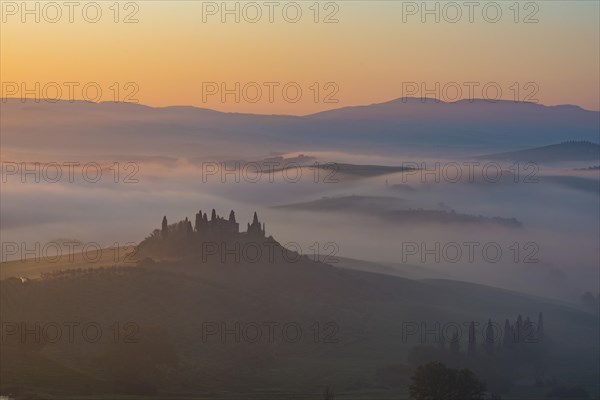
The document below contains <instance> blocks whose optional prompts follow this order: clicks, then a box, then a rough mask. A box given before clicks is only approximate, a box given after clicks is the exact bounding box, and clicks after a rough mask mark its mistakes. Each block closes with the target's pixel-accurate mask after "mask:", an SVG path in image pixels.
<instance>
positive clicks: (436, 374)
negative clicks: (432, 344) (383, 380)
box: [409, 362, 485, 400]
mask: <svg viewBox="0 0 600 400" xmlns="http://www.w3.org/2000/svg"><path fill="white" fill-rule="evenodd" d="M411 380H412V382H411V384H410V386H409V392H410V397H411V398H412V399H415V400H482V399H484V392H485V384H484V383H483V382H481V381H480V380H479V379H477V377H476V376H475V374H473V372H472V371H471V370H469V369H461V370H456V369H452V368H448V367H446V366H445V365H444V364H442V363H439V362H432V363H428V364H424V365H421V366H419V367H418V368H417V369H416V371H415V373H414V375H413V376H412V378H411Z"/></svg>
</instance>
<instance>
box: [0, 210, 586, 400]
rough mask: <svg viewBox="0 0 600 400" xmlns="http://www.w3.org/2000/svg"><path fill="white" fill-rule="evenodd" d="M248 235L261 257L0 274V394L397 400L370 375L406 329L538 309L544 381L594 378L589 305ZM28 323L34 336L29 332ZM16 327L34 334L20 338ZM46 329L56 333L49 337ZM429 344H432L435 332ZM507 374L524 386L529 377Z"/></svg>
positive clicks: (411, 340) (400, 356)
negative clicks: (339, 258) (444, 279)
mask: <svg viewBox="0 0 600 400" xmlns="http://www.w3.org/2000/svg"><path fill="white" fill-rule="evenodd" d="M200 214H201V213H200ZM202 217H203V215H202ZM218 218H219V217H217V220H218ZM178 225H179V226H181V227H183V228H184V227H185V226H186V225H187V224H175V225H173V226H178ZM215 226H216V225H215ZM167 227H169V225H167ZM174 229H176V228H174ZM201 229H208V228H207V227H204V228H201ZM168 231H169V235H171V234H173V231H172V230H171V229H170V228H168ZM215 243H216V242H215ZM220 243H227V245H229V246H230V247H229V249H231V248H235V243H241V246H242V247H240V248H243V244H244V243H245V244H247V243H250V242H242V241H238V242H234V241H229V242H220ZM251 243H253V245H252V246H256V247H253V248H254V249H256V248H261V249H263V250H266V249H271V250H272V252H270V253H268V254H269V256H265V254H267V253H263V256H261V258H259V259H255V258H250V257H248V256H240V259H239V260H236V259H235V254H234V253H233V252H230V253H228V255H226V256H225V258H222V253H221V250H220V249H219V251H217V252H215V254H213V255H210V256H206V257H205V258H204V257H203V255H202V254H194V253H193V252H192V253H190V254H187V255H186V256H185V257H179V258H176V257H173V256H172V255H169V257H168V258H163V259H162V260H160V257H158V256H155V257H154V258H155V260H154V261H153V260H151V259H150V258H146V259H145V260H144V261H141V262H140V263H139V264H138V265H137V266H136V267H130V268H102V269H94V270H81V271H65V272H63V273H54V274H49V275H45V278H44V279H38V280H32V281H30V282H28V283H25V284H23V283H21V282H20V280H15V279H5V280H2V281H1V282H0V285H1V286H0V289H1V290H0V293H1V298H0V300H1V312H2V322H3V333H4V334H5V335H4V336H3V338H4V340H3V343H2V365H1V366H2V368H1V374H2V376H1V378H2V379H1V380H0V381H1V387H0V393H2V394H4V393H13V394H19V393H21V394H22V395H26V394H27V393H29V394H32V393H35V394H37V395H39V396H40V397H41V398H48V397H51V395H53V396H55V398H62V399H65V398H77V399H81V398H86V397H85V395H86V394H91V393H94V394H96V395H101V396H103V397H102V398H123V396H121V397H118V396H115V397H110V396H109V395H108V394H109V393H112V394H114V393H122V394H129V395H131V396H132V397H131V398H150V397H153V396H163V398H179V397H181V398H183V397H185V396H190V395H193V398H223V399H236V398H256V399H271V398H272V399H284V398H306V399H309V398H314V399H318V398H320V396H321V395H320V393H321V392H322V389H323V387H325V386H326V385H330V386H332V387H335V388H336V393H338V397H339V398H357V397H358V398H360V397H362V398H373V399H376V398H381V399H383V398H403V397H404V394H405V393H406V390H405V389H402V388H400V389H398V388H395V389H394V388H390V387H388V386H386V385H385V384H382V383H381V382H380V381H379V380H378V378H377V370H378V369H379V368H381V367H384V366H386V365H390V364H398V363H403V362H404V361H405V359H406V357H407V355H408V354H409V350H410V349H411V348H413V346H415V345H416V344H419V342H421V339H420V335H418V334H417V335H411V336H410V337H408V338H403V327H404V326H405V325H406V324H407V323H411V324H417V325H419V324H421V323H422V322H426V323H427V324H428V325H427V326H428V327H429V328H432V327H433V326H434V324H435V322H440V323H442V324H443V323H445V322H455V323H458V324H459V325H460V324H463V323H466V322H468V321H479V322H480V323H482V324H483V323H484V322H485V321H487V319H488V318H492V319H494V320H495V321H504V319H506V318H511V319H512V318H513V317H515V316H516V315H518V314H523V315H537V313H538V312H543V313H544V316H545V332H546V335H547V337H549V338H550V339H551V343H552V347H551V348H549V350H548V353H547V355H546V356H547V360H548V363H547V364H548V371H547V372H546V373H547V374H548V377H552V376H557V377H559V378H560V379H565V380H568V381H570V380H572V379H573V377H577V379H579V381H578V383H580V384H584V385H588V386H592V387H593V385H594V384H595V383H594V382H595V381H594V378H593V377H594V376H595V375H594V374H596V375H597V372H598V365H597V360H595V358H596V357H595V355H597V353H598V342H597V338H598V320H597V316H595V315H593V314H591V313H587V312H584V311H582V310H579V309H576V308H572V307H569V306H567V305H563V304H559V303H556V302H553V301H550V300H544V299H540V298H534V297H532V296H528V295H524V294H519V293H515V292H509V291H504V290H500V289H495V288H490V287H486V286H479V285H472V284H466V283H461V284H460V285H457V284H444V283H440V282H439V281H416V280H409V279H403V278H398V277H391V276H385V275H380V274H375V273H369V272H363V271H350V270H342V269H338V268H334V267H332V266H330V265H327V264H323V263H320V262H318V261H314V260H313V259H311V258H310V257H306V256H302V257H300V256H298V255H297V254H296V253H294V252H293V251H290V250H287V249H284V248H282V247H281V246H280V245H279V244H278V243H277V242H276V241H275V240H274V239H272V238H266V237H262V238H260V237H259V238H255V239H254V241H253V242H251ZM154 250H156V248H155V249H154ZM203 258H204V259H203ZM36 322H38V323H40V324H41V325H40V328H39V330H38V332H40V338H39V340H33V339H34V337H35V334H34V333H31V332H32V329H33V332H35V329H34V327H35V323H36ZM22 323H25V324H26V325H25V327H27V328H29V332H30V333H25V338H26V339H31V340H26V341H23V340H22V339H23V336H21V334H22V333H23V332H24V330H23V329H22V328H23V325H22ZM53 324H54V325H53ZM69 324H70V326H72V327H73V332H74V334H73V336H72V338H71V336H70V335H69V334H68V330H67V328H66V327H65V326H69ZM55 325H57V326H60V327H61V331H62V333H63V334H62V336H61V337H60V338H59V339H57V340H54V341H55V342H54V343H52V341H53V340H52V339H56V335H55V334H54V333H53V332H55V331H56V326H55ZM53 329H54V330H53ZM99 329H101V330H102V334H100V336H99V334H98V332H99ZM96 339H97V340H96ZM404 339H406V340H404ZM461 340H463V341H464V340H466V339H465V338H462V339H461ZM421 344H422V343H421ZM427 344H431V345H432V346H436V347H437V346H438V345H439V344H438V343H435V339H434V338H433V337H432V336H429V341H428V342H427ZM573 358H575V359H576V361H573ZM566 361H569V362H568V363H567V362H566ZM562 365H569V366H570V367H569V369H568V370H567V369H565V368H564V367H562ZM573 366H575V367H573ZM518 374H519V377H520V378H521V379H524V380H527V379H530V378H531V375H532V371H530V370H528V369H527V368H526V367H523V368H522V370H519V372H518ZM594 390H595V389H594ZM517 393H518V391H517ZM134 395H137V396H140V397H135V396H134ZM24 398H25V397H24ZM32 398H35V397H32ZM90 398H93V397H90ZM128 398H129V397H128Z"/></svg>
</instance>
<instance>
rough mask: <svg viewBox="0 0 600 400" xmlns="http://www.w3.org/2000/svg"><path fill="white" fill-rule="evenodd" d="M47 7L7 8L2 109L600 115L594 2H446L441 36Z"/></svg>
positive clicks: (322, 11) (164, 8) (409, 28)
mask: <svg viewBox="0 0 600 400" xmlns="http://www.w3.org/2000/svg"><path fill="white" fill-rule="evenodd" d="M36 3H37V2H33V1H31V2H27V3H26V4H27V7H29V10H32V12H31V13H30V14H26V13H24V10H23V9H22V3H21V2H20V1H19V2H10V1H2V3H1V7H2V25H1V28H0V30H1V31H0V33H1V35H0V36H1V39H0V42H1V46H0V52H1V53H0V56H1V57H0V67H1V70H0V73H1V81H2V96H3V97H7V96H9V97H20V96H22V95H27V96H29V97H31V96H32V95H37V96H43V95H44V93H45V94H46V95H47V96H48V97H55V96H56V93H58V92H57V91H56V89H57V87H59V88H60V90H61V94H62V96H61V97H62V98H69V95H70V93H69V87H72V88H73V92H72V93H73V96H74V97H75V98H77V99H81V98H87V99H93V100H96V99H99V100H113V99H115V98H117V99H119V100H121V101H124V100H127V101H139V102H140V103H143V104H148V105H154V106H167V105H194V106H199V107H208V108H215V109H219V110H225V111H239V112H255V113H287V114H307V113H311V112H316V111H320V110H325V109H330V108H336V107H340V106H344V105H355V104H369V103H373V102H381V101H387V100H390V99H393V98H397V97H401V96H403V95H414V96H420V95H422V94H427V95H429V96H430V97H431V96H436V97H439V98H442V99H443V100H453V99H456V98H459V97H462V98H465V97H469V95H470V94H472V95H473V96H474V97H485V96H486V94H487V97H488V98H496V97H497V96H498V95H497V93H498V92H497V90H498V89H500V90H501V92H502V96H501V97H502V98H504V99H515V97H516V98H517V99H520V100H525V99H530V100H533V101H539V102H541V103H544V104H565V103H569V104H576V105H580V106H582V107H584V108H587V109H593V110H598V109H600V93H599V87H600V78H599V72H598V71H599V70H600V61H599V57H600V55H599V52H600V50H599V49H600V39H599V37H600V32H599V25H600V22H599V18H600V9H599V3H598V2H597V1H568V2H567V1H564V2H563V1H538V2H520V3H517V4H518V5H519V8H518V10H519V12H518V15H517V14H516V9H515V8H514V7H515V6H514V3H515V2H512V1H500V2H497V3H494V4H499V5H500V11H501V13H502V15H501V16H500V17H499V18H498V22H496V23H492V22H491V21H492V20H493V19H494V18H495V15H497V14H495V13H496V11H497V10H496V8H494V7H495V6H494V7H492V6H488V5H486V4H487V3H490V2H482V3H481V4H482V6H481V7H479V8H477V9H475V10H473V13H472V18H473V22H469V18H470V15H469V9H468V8H466V7H464V6H461V8H460V10H459V11H460V12H461V13H462V17H461V18H460V19H458V20H457V22H455V23H452V22H451V20H452V19H453V18H455V17H456V16H457V14H456V11H457V9H452V8H449V7H448V6H447V4H448V2H442V3H437V4H438V5H437V7H438V9H439V14H438V15H439V18H440V22H439V23H436V22H435V21H434V18H435V17H436V15H435V14H430V15H423V13H422V11H423V10H420V9H417V10H415V8H414V7H413V6H414V5H416V6H417V7H420V4H421V2H400V1H398V2H393V1H368V2H367V1H339V2H320V3H316V4H317V6H315V2H313V1H298V2H295V3H294V2H274V4H275V6H274V8H273V9H269V7H268V6H266V5H265V4H266V3H265V2H262V1H259V2H255V3H249V2H228V3H227V7H229V8H230V9H234V8H235V7H238V10H239V12H238V14H237V16H238V17H239V22H236V21H235V18H236V13H232V14H223V13H222V11H223V10H222V6H221V4H222V3H221V2H220V1H219V2H202V1H168V2H166V1H164V2H163V1H136V2H126V1H124V2H121V3H120V4H119V5H120V7H119V14H118V15H116V14H115V8H114V5H113V4H114V2H113V1H99V2H97V3H94V4H93V5H89V3H90V2H81V3H80V6H79V7H77V8H75V9H74V10H72V11H73V12H72V18H73V22H72V23H70V22H69V9H68V8H67V7H66V6H64V5H63V2H56V3H54V4H58V5H59V8H58V9H57V8H56V7H54V8H53V7H50V6H47V4H48V3H47V2H42V3H38V6H37V7H38V8H37V9H36V8H35V7H36V5H35V4H36ZM95 4H98V5H99V9H100V11H101V13H102V14H101V16H99V17H98V18H97V19H98V21H97V22H95V23H93V22H92V21H93V20H94V19H95V18H96V8H95ZM236 4H237V6H236ZM454 4H459V5H460V4H463V2H457V3H454ZM84 7H85V9H86V14H85V13H84V11H83V8H84ZM411 7H413V8H411ZM428 7H430V8H431V9H434V7H436V2H429V3H428ZM484 7H486V14H485V13H484V11H483V8H484ZM284 9H285V10H286V13H284V11H283V10H284ZM317 9H318V10H319V12H318V15H317V14H316V10H317ZM258 10H260V12H261V13H262V15H260V17H259V16H258V14H257V11H258ZM298 10H300V12H301V16H299V15H298V14H297V11H298ZM270 11H272V13H271V17H272V22H270V21H269V17H270V15H269V12H270ZM58 12H60V18H59V14H58ZM297 15H298V17H296V16H297ZM127 16H129V19H131V20H132V21H133V20H136V19H137V22H133V23H124V20H125V19H126V18H127ZM36 17H37V18H39V22H36V21H35V18H36ZM422 17H426V18H427V19H426V21H425V22H422V20H421V18H422ZM115 18H116V20H117V21H118V22H115ZM222 18H226V20H225V22H223V21H222V20H221V19H222ZM515 18H516V20H517V21H518V22H515ZM23 19H25V22H23V21H22V20H23ZM86 19H87V20H86ZM294 19H297V22H293V20H294ZM326 19H328V20H330V23H325V22H324V21H325V20H326ZM526 19H528V20H532V19H537V20H538V22H537V23H525V22H524V20H526ZM53 20H57V21H58V22H56V23H52V21H53ZM254 20H255V21H256V22H252V21H254ZM315 20H316V21H318V22H315ZM336 20H337V22H336ZM36 82H37V83H39V89H38V88H37V87H36ZM52 82H55V83H52ZM69 82H72V83H69ZM436 82H437V83H438V86H437V87H436ZM115 83H116V86H115ZM23 84H24V86H25V88H26V89H27V90H28V91H30V93H29V94H27V93H25V92H24V91H23ZM236 84H237V85H236ZM223 85H224V86H223ZM415 85H416V86H415ZM422 85H425V88H426V89H427V93H424V92H423V86H422ZM84 86H85V87H86V92H84V91H83V90H82V89H83V87H84ZM484 87H485V88H486V90H487V91H486V92H485V93H484V92H483V88H484ZM98 88H99V89H100V90H101V96H100V95H99V96H97V95H96V93H97V92H96V91H97V89H98ZM117 88H118V90H117ZM469 88H472V91H471V92H470V91H469ZM223 89H226V90H229V92H227V93H228V94H226V95H225V96H224V97H223V96H222V94H223ZM457 89H459V90H460V92H458V91H457ZM259 90H260V91H259ZM299 90H300V91H301V96H300V97H299V96H298V93H300V92H299Z"/></svg>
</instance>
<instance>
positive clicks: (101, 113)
mask: <svg viewBox="0 0 600 400" xmlns="http://www.w3.org/2000/svg"><path fill="white" fill-rule="evenodd" d="M0 101H1V102H2V122H1V125H2V132H3V146H7V147H11V148H27V147H28V146H29V145H31V143H32V141H35V143H36V144H37V145H38V146H45V148H46V149H48V150H49V151H50V150H55V151H64V149H65V148H69V149H70V150H71V151H78V152H88V153H89V152H90V151H96V152H98V153H100V154H104V153H107V152H108V153H113V152H114V151H115V149H114V145H113V143H120V144H121V146H123V147H126V148H127V149H130V150H131V151H135V152H136V153H138V154H140V155H155V154H160V155H162V156H174V155H177V156H179V157H182V156H183V157H190V158H192V157H198V156H203V155H210V154H213V155H214V154H240V155H242V154H247V155H250V154H252V155H255V154H264V148H265V144H267V145H268V147H269V148H270V149H271V150H277V151H297V150H300V149H301V150H303V151H311V150H327V149H334V150H336V151H353V150H360V151H362V152H364V151H371V152H377V153H381V152H386V153H387V154H390V153H394V154H397V153H398V151H402V150H406V149H407V148H411V147H418V148H429V149H441V150H448V149H454V150H456V151H470V152H471V153H473V154H477V153H478V154H481V153H482V150H488V151H489V150H491V151H494V150H495V151H502V150H508V149H510V148H519V147H521V148H523V147H535V146H544V145H548V143H557V142H563V141H567V140H585V141H592V142H595V141H597V140H598V132H599V131H600V112H598V111H589V110H584V109H582V108H580V107H577V106H569V105H564V106H544V105H541V104H534V103H515V102H513V101H498V102H495V103H492V102H490V101H487V100H481V99H476V100H473V101H469V100H465V101H458V102H454V103H445V102H443V101H436V100H433V99H425V101H422V99H418V98H401V99H395V100H392V101H389V102H384V103H377V104H371V105H365V106H352V107H344V108H339V109H334V110H330V111H324V112H320V113H316V114H310V115H306V116H291V115H255V114H240V113H225V112H220V111H215V110H210V109H206V108H196V107H183V106H173V107H163V108H153V107H149V106H143V105H139V104H128V103H114V102H105V103H88V102H85V101H76V102H71V103H70V102H67V101H58V102H56V103H49V102H44V101H40V102H37V103H36V102H35V101H33V100H28V101H26V102H24V103H23V102H21V101H20V100H19V99H8V100H6V99H2V100H0ZM47 132H53V135H47ZM112 139H114V140H112ZM67 144H68V146H67ZM91 149H93V150H91ZM131 151H130V152H131ZM130 152H129V153H130ZM199 152H200V154H199Z"/></svg>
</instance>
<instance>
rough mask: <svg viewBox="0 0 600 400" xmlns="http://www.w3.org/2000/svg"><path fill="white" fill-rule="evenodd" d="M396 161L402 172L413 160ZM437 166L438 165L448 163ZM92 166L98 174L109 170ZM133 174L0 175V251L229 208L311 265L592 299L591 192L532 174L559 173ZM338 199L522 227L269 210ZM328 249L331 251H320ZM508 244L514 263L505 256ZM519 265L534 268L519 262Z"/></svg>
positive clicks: (146, 169)
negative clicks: (370, 199)
mask: <svg viewBox="0 0 600 400" xmlns="http://www.w3.org/2000/svg"><path fill="white" fill-rule="evenodd" d="M318 155H319V160H320V161H319V162H320V163H321V164H323V163H327V162H332V161H336V162H357V163H361V164H387V165H401V163H399V162H394V161H395V160H394V159H389V158H384V157H373V156H353V155H349V154H342V153H323V154H318ZM405 160H407V161H406V162H414V161H416V160H417V158H416V157H415V158H414V159H413V161H410V159H409V158H405ZM421 162H426V163H427V165H428V168H434V167H433V166H434V164H435V162H440V160H424V161H423V160H419V161H418V163H421ZM441 162H442V165H446V166H447V165H449V162H450V161H441ZM458 162H459V163H462V161H458ZM103 165H106V166H108V167H110V165H111V163H106V162H105V163H104V164H103ZM122 165H123V164H120V166H122ZM136 165H137V166H138V167H139V169H138V170H137V172H136V173H135V175H134V176H133V181H132V182H129V183H126V182H123V174H120V175H119V177H118V179H117V182H115V179H114V174H113V172H114V171H111V170H110V168H108V170H109V171H108V172H107V173H106V175H105V176H103V179H100V180H99V181H98V182H95V183H91V182H87V181H85V180H83V179H81V178H79V179H77V178H76V179H75V181H74V182H72V183H70V182H66V181H65V180H64V179H63V180H62V181H60V182H57V183H48V182H43V181H42V182H39V183H36V182H34V181H32V180H31V177H29V179H26V181H27V182H26V183H22V182H21V179H20V178H21V176H20V175H19V174H16V175H14V176H3V179H5V182H3V184H2V193H1V200H2V207H1V210H0V211H1V220H2V228H1V233H2V242H3V243H7V242H14V243H19V244H20V245H21V244H22V243H23V244H22V245H21V246H22V248H23V249H24V252H25V253H27V251H26V250H27V249H32V248H34V244H33V243H35V242H39V243H41V244H44V243H46V242H48V241H52V240H55V239H57V238H72V239H77V240H80V241H82V242H94V243H99V244H101V245H102V246H111V245H114V244H115V243H118V244H126V243H130V242H139V241H140V240H142V239H143V238H144V237H145V236H147V235H148V234H149V233H150V232H151V231H152V230H153V229H155V228H158V227H159V226H160V222H161V219H162V217H163V215H166V216H167V218H168V219H169V221H170V222H175V221H178V220H181V219H183V218H185V217H189V218H192V219H193V218H194V214H195V213H196V212H198V210H199V209H202V211H203V212H207V213H210V211H211V210H212V208H215V209H216V210H217V212H218V213H219V214H221V215H224V216H228V214H229V211H230V210H231V209H234V210H236V216H237V220H238V222H240V226H241V229H242V230H245V224H246V222H249V221H251V218H252V213H253V212H254V211H258V213H259V217H260V219H261V221H262V222H265V223H266V228H267V233H268V234H271V235H273V236H274V237H275V238H276V239H277V240H279V241H280V242H281V243H284V244H285V243H290V245H291V246H299V248H300V250H301V251H302V252H303V253H305V254H311V255H312V254H313V253H315V252H316V253H318V254H319V255H321V256H322V255H327V254H330V253H332V252H335V255H336V256H339V257H350V258H357V259H363V260H369V261H374V262H379V263H388V264H394V268H396V269H397V270H398V273H399V274H402V273H403V270H405V269H406V268H408V267H410V268H411V271H413V272H414V270H415V268H414V267H417V270H418V268H422V269H423V271H427V274H424V276H425V275H426V276H427V277H431V276H432V275H431V273H432V271H433V273H434V274H433V275H434V276H439V277H441V278H449V279H459V280H469V281H473V282H480V283H485V284H489V285H496V286H500V287H505V288H510V289H514V290H519V291H525V292H529V293H533V294H538V295H544V296H549V297H561V298H570V299H575V298H577V297H578V296H580V295H581V293H583V291H586V290H591V291H593V292H597V291H598V286H597V282H598V279H599V277H598V265H599V263H600V260H599V249H598V238H599V237H600V232H599V227H598V220H599V218H600V215H599V208H598V202H599V197H598V194H597V193H593V192H589V191H584V190H577V189H571V188H567V187H563V186H560V185H557V184H555V183H553V182H547V181H544V179H543V178H544V175H560V174H563V175H565V174H567V173H568V171H566V170H565V169H560V168H557V169H556V170H549V169H544V168H540V169H539V170H538V171H537V172H536V174H535V176H534V178H536V177H537V178H540V179H539V181H538V182H535V181H532V182H524V181H523V179H522V178H523V177H524V176H527V174H525V175H520V176H519V177H518V179H515V177H514V175H511V174H508V173H507V172H506V170H505V171H504V172H503V173H504V176H503V178H502V179H500V180H499V181H498V182H492V181H491V180H490V179H491V178H490V176H484V175H481V170H480V169H475V170H473V171H472V172H473V177H474V179H473V181H471V179H470V177H469V176H468V172H467V169H463V171H462V172H463V175H464V176H463V178H462V179H461V180H460V181H459V182H454V183H453V182H450V181H449V180H448V179H444V175H443V174H445V173H448V174H450V172H451V171H450V170H449V169H448V170H447V171H445V172H443V173H442V177H441V178H442V179H440V182H436V181H435V175H427V176H423V175H422V174H421V172H414V171H413V172H409V173H404V174H403V173H396V174H390V175H386V176H376V177H372V178H364V179H358V178H356V177H352V176H347V175H344V174H343V173H340V174H339V175H336V176H334V179H333V180H332V181H327V182H325V181H324V180H325V179H324V177H325V175H322V174H321V172H323V171H320V172H319V174H318V175H315V169H311V168H303V169H298V170H294V171H285V172H281V171H279V172H277V171H275V172H271V173H266V172H263V173H262V176H260V178H259V179H257V177H258V175H257V174H256V171H253V170H252V169H250V170H248V171H246V172H245V173H241V174H237V175H236V174H235V173H229V174H227V173H225V174H223V175H222V174H221V172H222V171H220V170H217V171H214V170H212V169H211V170H210V174H208V173H207V170H206V165H205V166H204V167H205V169H204V173H203V169H202V164H199V163H198V162H193V163H192V162H188V161H186V160H171V161H169V162H164V160H163V161H161V160H152V161H147V160H146V161H138V162H137V163H136ZM507 167H509V166H507ZM463 168H464V167H463ZM77 172H79V171H77ZM121 172H123V171H121ZM225 172H227V171H225ZM298 174H300V178H298V176H299V175H298ZM573 174H575V173H573ZM76 176H79V175H77V174H76ZM445 178H448V177H447V176H446V177H445ZM135 181H137V182H135ZM396 185H398V186H396ZM348 195H360V196H394V197H398V198H403V199H405V200H406V207H407V208H412V209H417V208H423V209H436V210H446V211H449V210H455V212H456V213H461V214H463V213H464V214H470V215H483V216H486V217H496V216H499V217H505V218H516V219H518V220H519V221H520V222H522V223H523V228H521V229H509V228H503V227H496V226H491V225H481V226H479V225H454V224H450V225H439V224H438V225H419V226H415V225H410V224H391V223H389V222H387V221H385V220H383V219H381V218H378V217H377V216H368V215H364V214H361V215H357V214H350V213H348V214H343V213H314V212H313V213H308V212H292V211H288V210H286V211H282V210H277V209H272V208H270V207H271V206H275V205H282V204H291V203H301V202H307V201H313V200H318V199H321V198H322V197H324V196H326V197H329V198H331V197H336V196H348ZM465 242H477V243H479V245H477V248H476V250H475V259H474V260H473V261H470V260H469V259H468V256H467V249H466V248H465V247H464V246H463V245H462V244H463V243H465ZM328 243H335V246H334V247H331V246H327V244H328ZM409 243H416V244H418V245H423V246H425V249H431V248H435V245H436V243H439V245H440V246H441V247H442V248H443V247H444V246H445V245H448V244H449V243H458V244H459V245H461V246H460V247H461V248H462V250H463V252H464V253H463V255H462V256H461V258H460V259H459V261H458V262H448V260H447V257H444V256H443V255H442V256H441V260H440V261H439V262H437V261H436V260H435V256H433V255H429V256H425V259H424V261H423V259H421V251H422V250H419V252H418V253H417V254H416V255H415V254H413V255H408V256H407V255H406V254H404V253H406V251H407V247H406V246H410V245H409ZM486 243H495V244H497V245H495V246H494V247H495V248H497V247H498V246H499V247H500V248H501V250H502V251H503V255H502V257H501V259H500V261H498V262H491V261H489V260H487V259H485V257H484V256H483V255H482V250H481V249H482V246H484V245H485V244H486ZM515 243H516V244H517V248H518V251H519V252H518V254H515V251H516V250H515ZM532 243H533V247H532V245H531V244H532ZM411 250H412V248H411ZM450 250H452V249H450ZM492 250H493V249H492ZM490 251H491V250H490ZM449 254H450V253H449ZM452 254H453V253H452ZM19 256H20V255H19V254H17V255H12V256H11V258H12V259H14V258H19ZM526 256H530V259H533V260H534V261H535V260H539V261H537V262H532V263H526V262H524V258H525V257H526ZM449 257H452V256H449ZM515 257H517V258H518V261H517V262H515ZM492 258H493V256H492ZM3 259H5V255H4V254H3ZM330 261H331V259H330Z"/></svg>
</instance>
